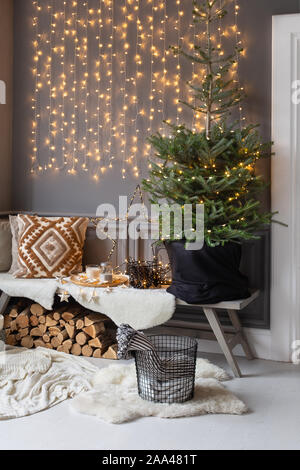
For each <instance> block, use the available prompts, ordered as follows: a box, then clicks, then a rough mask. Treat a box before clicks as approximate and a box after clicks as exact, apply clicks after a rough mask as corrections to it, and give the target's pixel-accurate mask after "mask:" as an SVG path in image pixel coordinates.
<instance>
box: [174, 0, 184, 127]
mask: <svg viewBox="0 0 300 470" xmlns="http://www.w3.org/2000/svg"><path fill="white" fill-rule="evenodd" d="M176 4H177V18H176V22H175V30H176V32H177V49H178V50H179V49H180V46H181V35H180V26H181V16H182V15H183V12H182V11H181V10H180V7H181V0H176ZM180 68H181V66H180V54H177V64H176V74H175V80H174V87H175V93H176V124H177V125H179V121H180V113H181V112H182V106H181V104H180Z"/></svg>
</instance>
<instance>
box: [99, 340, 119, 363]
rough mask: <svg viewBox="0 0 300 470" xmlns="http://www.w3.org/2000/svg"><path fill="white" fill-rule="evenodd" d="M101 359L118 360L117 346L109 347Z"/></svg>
mask: <svg viewBox="0 0 300 470" xmlns="http://www.w3.org/2000/svg"><path fill="white" fill-rule="evenodd" d="M102 358H103V359H113V360H116V359H118V345H117V344H113V345H112V346H109V348H108V350H107V351H106V352H105V353H104V354H103V355H102Z"/></svg>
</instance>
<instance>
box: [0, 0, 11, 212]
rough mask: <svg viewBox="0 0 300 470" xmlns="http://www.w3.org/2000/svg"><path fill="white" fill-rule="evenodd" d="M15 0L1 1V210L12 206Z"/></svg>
mask: <svg viewBox="0 0 300 470" xmlns="http://www.w3.org/2000/svg"><path fill="white" fill-rule="evenodd" d="M12 67H13V0H1V2H0V80H3V81H4V82H5V83H6V104H5V105H0V212H5V211H8V210H9V209H10V208H11V157H12V106H13V104H12V90H13V68H12Z"/></svg>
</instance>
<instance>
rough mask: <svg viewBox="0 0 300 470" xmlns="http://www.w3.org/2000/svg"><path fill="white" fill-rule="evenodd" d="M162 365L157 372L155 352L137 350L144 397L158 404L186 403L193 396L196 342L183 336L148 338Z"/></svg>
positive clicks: (141, 389)
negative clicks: (163, 368) (162, 369)
mask: <svg viewBox="0 0 300 470" xmlns="http://www.w3.org/2000/svg"><path fill="white" fill-rule="evenodd" d="M148 338H149V340H150V341H151V342H152V344H153V345H154V346H155V348H156V351H157V354H158V356H159V358H160V360H161V363H162V364H163V365H165V366H166V369H165V370H164V372H163V373H158V372H157V369H156V368H155V366H154V364H155V361H156V358H155V357H154V353H153V352H152V351H136V352H135V364H136V373H137V382H138V391H139V395H140V397H141V398H143V399H144V400H148V401H152V402H155V403H169V404H171V403H184V402H186V401H188V400H191V399H192V398H193V396H194V388H195V371H196V359H197V341H196V340H195V339H192V338H188V337H184V336H167V335H161V336H148Z"/></svg>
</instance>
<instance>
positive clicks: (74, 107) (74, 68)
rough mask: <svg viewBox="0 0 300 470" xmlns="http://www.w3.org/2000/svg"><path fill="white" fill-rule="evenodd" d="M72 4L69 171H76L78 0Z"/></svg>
mask: <svg viewBox="0 0 300 470" xmlns="http://www.w3.org/2000/svg"><path fill="white" fill-rule="evenodd" d="M72 6H73V8H74V11H73V12H72V20H71V22H70V26H71V27H72V33H71V34H72V38H73V53H74V58H73V61H72V63H71V65H70V73H71V76H72V82H73V83H72V97H71V98H70V100H71V103H72V106H71V108H72V116H71V126H72V130H71V136H72V137H71V139H72V161H71V172H72V173H74V172H75V171H76V162H75V159H76V155H77V147H78V140H77V139H78V132H77V130H78V116H77V114H78V113H77V111H78V104H77V56H78V55H77V48H78V41H79V40H78V2H77V1H73V3H72Z"/></svg>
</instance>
